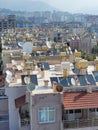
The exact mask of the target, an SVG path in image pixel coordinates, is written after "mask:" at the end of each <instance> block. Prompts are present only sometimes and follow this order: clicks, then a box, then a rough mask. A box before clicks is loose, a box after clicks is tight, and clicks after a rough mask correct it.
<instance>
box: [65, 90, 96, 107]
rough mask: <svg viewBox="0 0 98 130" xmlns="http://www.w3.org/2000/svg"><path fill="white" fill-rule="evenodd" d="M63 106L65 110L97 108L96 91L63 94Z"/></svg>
mask: <svg viewBox="0 0 98 130" xmlns="http://www.w3.org/2000/svg"><path fill="white" fill-rule="evenodd" d="M63 104H64V108H65V109H80V108H98V91H96V92H92V93H87V92H70V93H69V92H64V100H63Z"/></svg>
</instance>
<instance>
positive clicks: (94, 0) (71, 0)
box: [33, 0, 98, 14]
mask: <svg viewBox="0 0 98 130" xmlns="http://www.w3.org/2000/svg"><path fill="white" fill-rule="evenodd" d="M33 1H34V0H33ZM40 1H44V2H46V3H48V4H50V5H52V6H55V7H56V8H58V9H60V10H64V11H69V12H77V11H78V12H89V11H90V13H96V14H98V0H40Z"/></svg>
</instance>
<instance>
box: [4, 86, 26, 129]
mask: <svg viewBox="0 0 98 130" xmlns="http://www.w3.org/2000/svg"><path fill="white" fill-rule="evenodd" d="M24 94H25V87H24V86H23V87H6V95H7V96H8V106H9V129H10V130H19V128H20V116H19V109H18V108H16V106H15V99H16V98H18V97H20V96H23V95H24Z"/></svg>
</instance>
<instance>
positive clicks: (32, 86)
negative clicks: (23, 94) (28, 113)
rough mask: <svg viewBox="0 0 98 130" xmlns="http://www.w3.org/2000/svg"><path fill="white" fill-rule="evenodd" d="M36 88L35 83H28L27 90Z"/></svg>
mask: <svg viewBox="0 0 98 130" xmlns="http://www.w3.org/2000/svg"><path fill="white" fill-rule="evenodd" d="M34 89H35V84H33V83H30V84H28V85H27V90H28V91H33V90H34Z"/></svg>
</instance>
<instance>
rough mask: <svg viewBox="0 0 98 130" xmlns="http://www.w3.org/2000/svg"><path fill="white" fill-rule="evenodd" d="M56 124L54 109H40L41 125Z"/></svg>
mask: <svg viewBox="0 0 98 130" xmlns="http://www.w3.org/2000/svg"><path fill="white" fill-rule="evenodd" d="M51 122H55V109H54V107H42V108H40V109H39V123H51Z"/></svg>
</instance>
